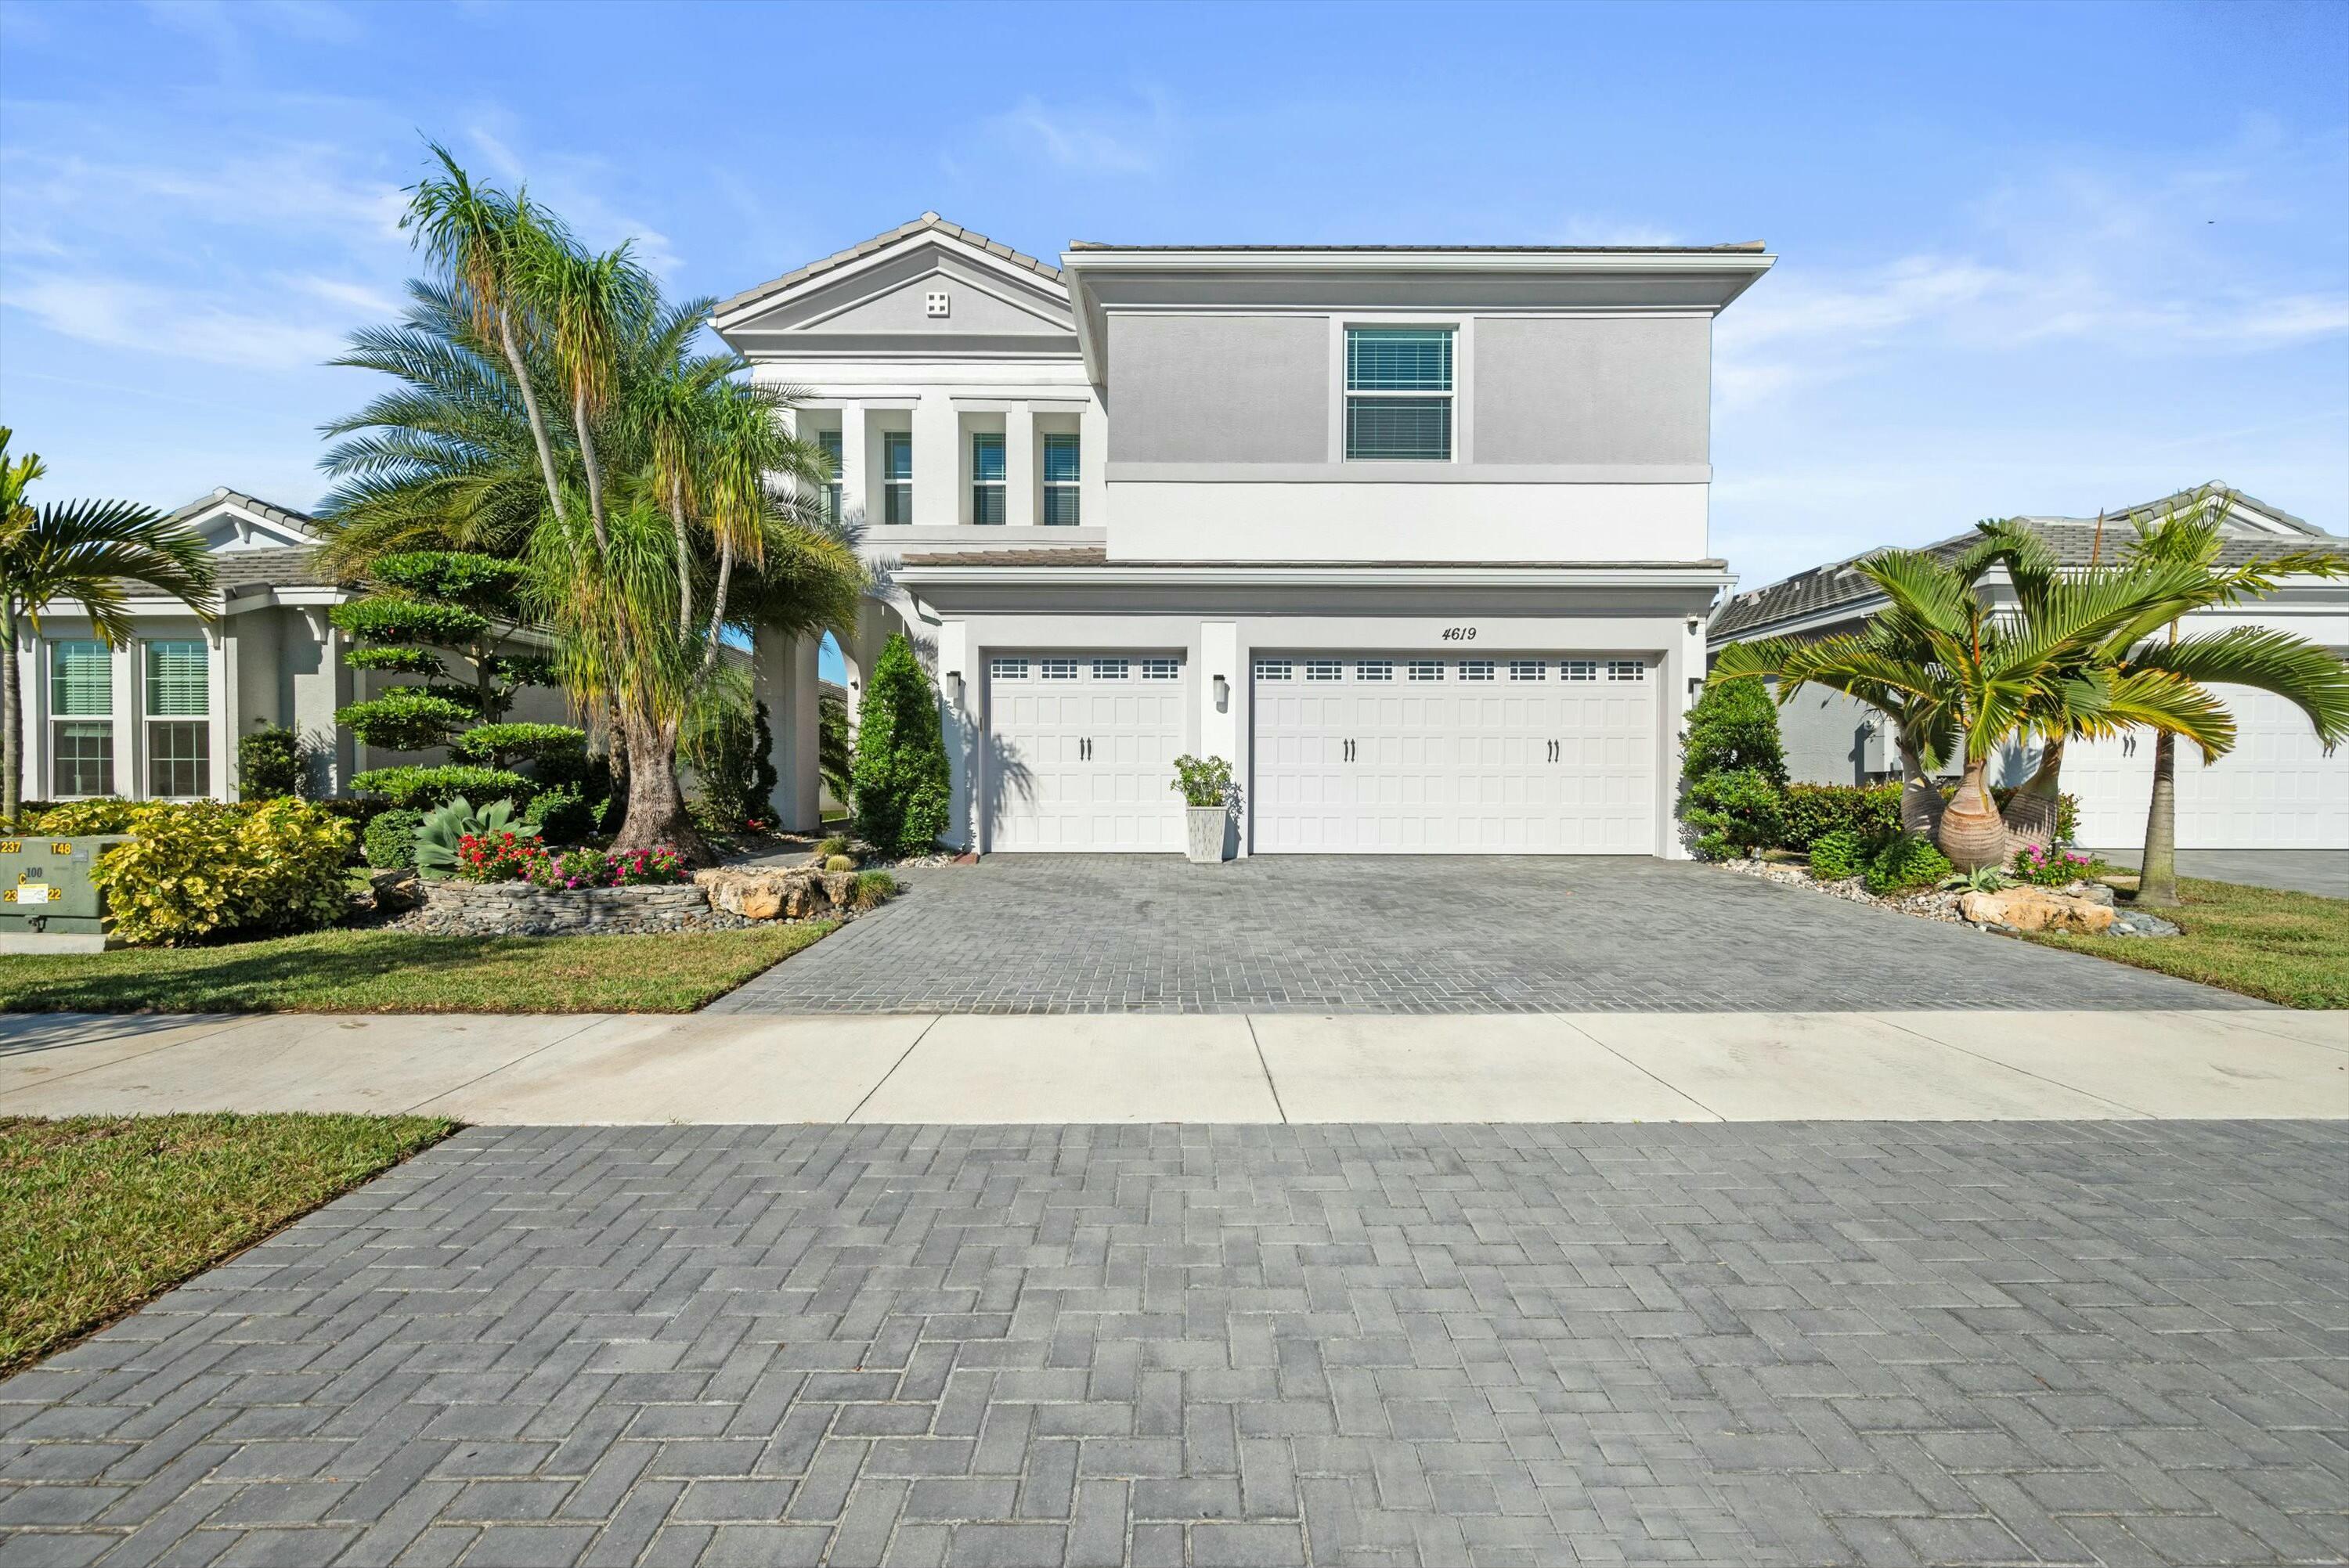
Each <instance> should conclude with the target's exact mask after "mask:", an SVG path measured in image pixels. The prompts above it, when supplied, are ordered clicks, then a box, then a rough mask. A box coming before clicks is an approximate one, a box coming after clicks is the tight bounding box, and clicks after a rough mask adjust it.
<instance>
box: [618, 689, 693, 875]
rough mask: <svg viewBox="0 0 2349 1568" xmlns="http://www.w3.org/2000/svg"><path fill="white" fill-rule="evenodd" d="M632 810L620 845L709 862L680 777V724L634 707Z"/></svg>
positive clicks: (630, 750) (630, 726)
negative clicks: (643, 712)
mask: <svg viewBox="0 0 2349 1568" xmlns="http://www.w3.org/2000/svg"><path fill="white" fill-rule="evenodd" d="M627 742H628V815H627V818H626V820H624V821H623V822H621V824H620V831H619V833H618V834H617V835H616V837H615V838H614V839H613V841H612V847H613V848H614V849H615V850H651V849H662V848H667V849H671V850H675V851H677V852H678V857H679V858H680V859H682V860H683V861H685V862H686V864H688V865H692V866H706V865H708V864H709V862H710V861H712V860H714V859H716V858H717V857H716V856H714V855H712V854H711V853H710V852H709V844H708V843H707V842H705V841H703V839H702V837H701V834H700V832H699V830H697V829H696V828H695V827H694V825H693V818H692V816H691V815H690V814H689V813H688V812H687V810H686V809H685V791H684V790H682V789H679V788H678V782H677V727H676V726H674V725H669V724H662V723H658V722H657V721H655V720H652V719H650V718H647V717H645V716H644V715H643V714H640V713H635V712H631V713H630V714H629V715H628V717H627Z"/></svg>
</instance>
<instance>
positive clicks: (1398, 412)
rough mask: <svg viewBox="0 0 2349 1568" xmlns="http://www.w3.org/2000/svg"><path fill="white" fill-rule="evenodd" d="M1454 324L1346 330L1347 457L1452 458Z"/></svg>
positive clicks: (1391, 458)
mask: <svg viewBox="0 0 2349 1568" xmlns="http://www.w3.org/2000/svg"><path fill="white" fill-rule="evenodd" d="M1452 397H1453V386H1452V329H1451V328H1449V327H1440V326H1350V327H1348V328H1347V329H1346V457H1347V459H1348V460H1349V461H1380V460H1385V461H1416V462H1449V461H1451V460H1452Z"/></svg>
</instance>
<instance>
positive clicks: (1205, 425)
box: [1109, 315, 1330, 463]
mask: <svg viewBox="0 0 2349 1568" xmlns="http://www.w3.org/2000/svg"><path fill="white" fill-rule="evenodd" d="M1109 337H1110V363H1111V364H1112V366H1115V367H1116V368H1115V371H1114V372H1113V377H1114V378H1113V384H1112V389H1111V399H1112V402H1111V409H1110V421H1109V459H1110V461H1112V462H1125V463H1319V462H1325V461H1327V460H1328V459H1329V456H1330V324H1329V323H1328V321H1326V320H1324V319H1322V318H1320V317H1318V316H1268V315H1112V316H1111V317H1110V318H1109Z"/></svg>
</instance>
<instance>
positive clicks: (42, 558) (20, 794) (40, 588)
mask: <svg viewBox="0 0 2349 1568" xmlns="http://www.w3.org/2000/svg"><path fill="white" fill-rule="evenodd" d="M9 435H10V432H9V430H8V429H7V428H6V427H5V426H0V636H5V639H6V642H5V647H6V650H7V657H6V658H5V659H0V666H5V668H0V730H5V740H0V751H5V756H0V820H6V821H9V822H14V821H15V820H16V813H17V812H18V810H21V809H22V807H23V805H24V769H25V758H24V725H25V720H24V712H25V694H24V691H23V689H22V684H21V683H22V674H21V672H20V670H19V668H18V665H19V663H20V661H19V660H18V659H17V657H16V646H17V639H18V637H19V636H20V635H21V633H20V630H19V626H20V624H21V623H29V624H31V626H32V629H33V633H34V634H35V635H36V636H37V635H39V634H40V630H41V614H42V612H43V611H44V610H48V609H52V608H54V607H55V606H57V605H60V604H67V603H70V604H77V605H78V606H80V609H81V613H82V614H85V615H87V616H88V617H89V621H90V624H91V625H92V626H94V627H96V628H97V631H98V636H99V637H100V638H101V639H103V640H104V641H105V642H106V644H107V645H109V647H120V646H121V645H123V644H124V643H126V642H128V641H129V639H130V635H131V629H130V607H129V593H128V592H127V591H126V588H125V584H127V583H143V584H145V585H146V586H148V587H150V588H155V589H160V591H162V592H163V593H169V594H170V595H171V597H173V598H174V599H177V600H180V601H181V603H185V604H187V605H188V606H189V607H190V608H191V609H192V610H194V611H195V612H196V614H199V615H205V614H207V612H206V610H205V607H204V605H203V603H202V602H201V601H202V600H204V599H205V598H207V597H208V596H209V595H210V593H211V592H212V580H213V579H212V553H211V552H210V551H209V550H207V549H206V548H205V545H204V541H203V536H202V534H200V533H198V532H197V531H195V530H194V529H192V528H190V527H188V526H187V525H186V524H185V523H181V522H174V521H171V518H170V517H168V516H167V515H165V514H164V513H162V512H160V511H155V510H154V509H153V508H152V507H144V506H139V505H135V504H133V503H132V502H130V501H127V500H69V501H52V502H49V503H47V505H44V506H41V507H38V508H36V507H35V506H34V505H33V504H32V502H30V501H28V500H26V499H25V491H26V489H28V488H29V487H30V486H31V484H32V483H33V481H34V480H37V479H39V478H40V477H41V476H42V474H43V473H44V472H45V471H46V469H44V467H43V465H42V462H41V459H39V458H38V457H36V456H34V455H33V454H31V453H26V455H25V456H24V457H21V458H18V459H14V460H13V461H12V460H11V459H9V456H8V439H9Z"/></svg>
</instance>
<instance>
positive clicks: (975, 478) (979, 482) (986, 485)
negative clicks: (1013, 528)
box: [970, 435, 1004, 522]
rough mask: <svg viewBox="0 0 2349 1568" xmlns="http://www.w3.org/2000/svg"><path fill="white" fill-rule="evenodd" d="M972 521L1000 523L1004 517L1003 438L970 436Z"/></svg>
mask: <svg viewBox="0 0 2349 1568" xmlns="http://www.w3.org/2000/svg"><path fill="white" fill-rule="evenodd" d="M970 520H971V521H973V522H1001V521H1004V517H1003V438H1002V437H1000V436H987V435H980V436H973V437H972V438H970Z"/></svg>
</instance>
